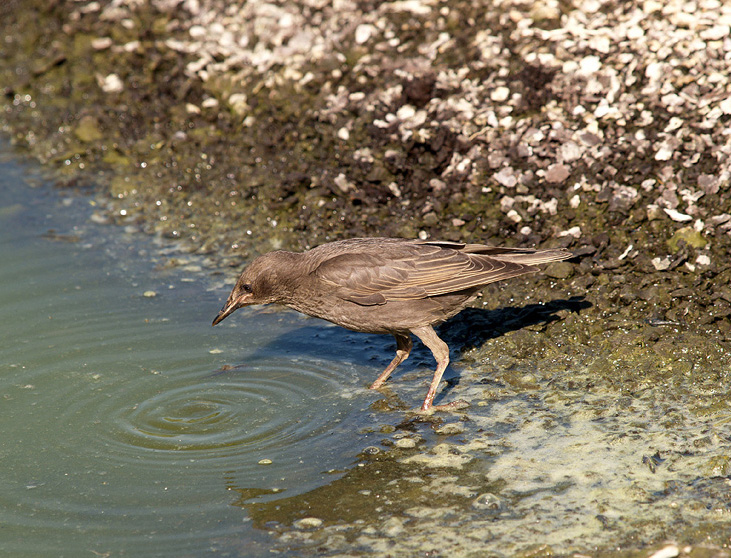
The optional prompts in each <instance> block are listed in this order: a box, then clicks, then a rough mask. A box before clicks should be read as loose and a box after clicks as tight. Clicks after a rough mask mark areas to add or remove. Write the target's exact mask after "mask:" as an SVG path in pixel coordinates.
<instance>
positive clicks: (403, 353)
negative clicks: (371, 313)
mask: <svg viewBox="0 0 731 558" xmlns="http://www.w3.org/2000/svg"><path fill="white" fill-rule="evenodd" d="M393 336H394V337H395V338H396V356H395V357H393V360H392V361H391V364H389V365H388V366H386V369H385V370H384V371H383V372H381V375H380V376H378V378H377V379H376V381H375V382H373V383H372V384H371V389H378V388H379V387H381V386H382V385H383V384H384V382H385V381H386V380H387V379H388V377H389V376H390V375H391V372H393V371H394V370H396V367H397V366H398V365H399V364H401V363H402V362H403V361H405V360H406V359H407V358H409V353H410V352H411V347H412V343H411V337H410V336H408V335H401V334H400V333H394V334H393Z"/></svg>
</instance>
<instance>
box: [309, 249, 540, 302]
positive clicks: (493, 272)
mask: <svg viewBox="0 0 731 558" xmlns="http://www.w3.org/2000/svg"><path fill="white" fill-rule="evenodd" d="M468 246H470V247H472V248H473V250H474V251H472V252H465V251H462V248H464V247H465V245H463V244H459V243H447V242H445V243H431V244H429V243H401V244H394V245H392V246H386V247H383V246H381V247H380V248H381V250H380V251H375V250H362V251H350V252H347V253H340V254H337V255H334V256H333V257H331V258H329V259H326V260H325V261H323V262H321V263H320V264H319V266H318V267H317V268H316V269H315V270H314V274H315V275H316V276H317V277H318V278H319V279H320V280H321V281H323V282H324V283H326V284H328V285H330V287H331V288H333V289H334V291H335V293H336V294H337V295H338V296H339V297H340V298H342V299H345V300H350V301H352V302H355V303H357V304H361V305H366V306H371V305H378V304H385V303H386V302H388V301H389V300H415V299H423V298H427V297H431V296H440V295H446V294H449V293H454V292H459V291H465V290H471V289H478V288H479V287H482V286H485V285H487V284H489V283H493V282H495V281H500V280H503V279H508V278H510V277H515V276H517V275H522V274H524V273H530V272H532V271H536V270H537V268H535V267H533V266H531V265H527V264H528V263H529V262H530V263H532V262H531V258H526V259H528V261H527V262H525V263H521V262H516V261H505V260H501V259H498V258H495V257H490V256H488V255H485V254H483V253H480V252H479V251H478V250H476V249H475V248H476V247H477V246H479V245H468ZM485 248H487V247H485ZM510 252H511V255H513V254H512V251H510ZM515 252H518V251H517V250H516V251H515ZM519 253H520V254H521V255H522V254H531V255H532V253H533V252H532V251H530V250H525V251H520V252H519Z"/></svg>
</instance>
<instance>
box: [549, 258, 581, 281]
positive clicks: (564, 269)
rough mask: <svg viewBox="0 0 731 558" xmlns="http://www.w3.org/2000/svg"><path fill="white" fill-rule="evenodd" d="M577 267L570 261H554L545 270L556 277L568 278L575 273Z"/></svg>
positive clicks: (550, 275)
mask: <svg viewBox="0 0 731 558" xmlns="http://www.w3.org/2000/svg"><path fill="white" fill-rule="evenodd" d="M575 267H576V266H575V264H572V263H569V262H552V263H551V264H550V265H548V266H547V267H546V269H545V270H544V271H543V272H544V273H545V274H546V275H548V276H549V277H553V278H554V279H568V278H569V277H571V276H572V275H573V274H574V268H575Z"/></svg>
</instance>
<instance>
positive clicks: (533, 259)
mask: <svg viewBox="0 0 731 558" xmlns="http://www.w3.org/2000/svg"><path fill="white" fill-rule="evenodd" d="M490 257H491V258H495V259H496V260H500V261H503V262H511V263H517V264H523V265H538V264H543V263H548V262H557V261H561V260H568V259H569V258H573V257H574V254H573V253H572V252H569V251H568V250H564V249H563V248H556V249H551V250H531V251H528V250H525V249H520V248H517V249H515V250H508V251H506V252H503V253H501V254H490Z"/></svg>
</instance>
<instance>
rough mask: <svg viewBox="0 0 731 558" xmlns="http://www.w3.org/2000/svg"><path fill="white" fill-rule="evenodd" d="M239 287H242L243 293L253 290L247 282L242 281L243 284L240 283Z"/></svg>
mask: <svg viewBox="0 0 731 558" xmlns="http://www.w3.org/2000/svg"><path fill="white" fill-rule="evenodd" d="M241 288H242V289H243V291H244V292H245V293H250V292H251V291H253V290H254V289H252V288H251V285H250V284H249V283H244V284H243V285H241Z"/></svg>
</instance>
